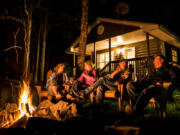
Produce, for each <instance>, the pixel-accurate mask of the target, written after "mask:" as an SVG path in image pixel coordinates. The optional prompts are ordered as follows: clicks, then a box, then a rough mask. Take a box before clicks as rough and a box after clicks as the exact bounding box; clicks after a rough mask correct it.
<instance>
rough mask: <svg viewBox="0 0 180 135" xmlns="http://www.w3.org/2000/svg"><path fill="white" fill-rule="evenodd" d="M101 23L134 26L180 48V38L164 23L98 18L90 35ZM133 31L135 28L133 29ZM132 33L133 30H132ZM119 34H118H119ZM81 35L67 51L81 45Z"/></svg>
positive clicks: (89, 31) (92, 25) (90, 28)
mask: <svg viewBox="0 0 180 135" xmlns="http://www.w3.org/2000/svg"><path fill="white" fill-rule="evenodd" d="M100 23H110V24H114V25H116V26H117V25H124V26H132V27H134V28H138V29H139V30H138V29H134V31H135V32H137V31H142V32H143V33H148V34H150V35H151V36H153V37H156V38H158V39H160V40H162V41H165V42H167V43H169V44H171V45H173V46H175V47H178V48H180V38H179V37H178V36H176V35H175V34H174V33H172V32H171V31H169V30H168V29H167V28H165V27H164V26H162V25H159V24H154V23H145V22H137V21H127V20H119V19H111V18H97V19H96V20H95V22H94V23H92V24H90V25H89V26H88V36H90V33H91V32H92V31H93V30H94V29H95V28H96V27H97V26H98V25H99V24H100ZM132 31H133V29H132ZM131 33H132V32H131ZM117 36H118V35H117ZM79 40H80V36H79V37H78V38H77V39H76V40H75V41H74V42H73V43H72V44H71V45H70V47H69V48H68V49H67V50H66V53H68V54H70V53H72V52H73V51H72V50H71V48H75V47H77V46H78V45H79Z"/></svg>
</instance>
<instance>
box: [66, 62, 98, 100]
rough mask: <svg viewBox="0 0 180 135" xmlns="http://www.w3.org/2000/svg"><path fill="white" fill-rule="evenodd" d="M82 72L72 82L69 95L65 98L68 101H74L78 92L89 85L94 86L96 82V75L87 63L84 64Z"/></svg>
mask: <svg viewBox="0 0 180 135" xmlns="http://www.w3.org/2000/svg"><path fill="white" fill-rule="evenodd" d="M84 69H85V70H84V72H83V73H82V74H81V76H80V77H79V78H78V79H77V80H76V81H75V82H74V84H73V85H72V87H71V89H70V93H69V94H68V95H67V96H66V97H67V99H69V100H75V98H78V97H79V95H78V91H79V90H83V89H85V88H87V87H89V86H90V85H92V84H94V82H95V81H96V77H97V73H96V70H95V69H93V68H92V65H91V63H90V62H89V61H86V62H85V63H84Z"/></svg>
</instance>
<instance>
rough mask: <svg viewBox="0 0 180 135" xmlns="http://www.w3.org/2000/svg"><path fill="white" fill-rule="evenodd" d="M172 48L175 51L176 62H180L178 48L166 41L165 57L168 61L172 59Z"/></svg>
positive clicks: (179, 50)
mask: <svg viewBox="0 0 180 135" xmlns="http://www.w3.org/2000/svg"><path fill="white" fill-rule="evenodd" d="M172 49H174V50H176V51H177V60H178V61H177V63H178V64H180V53H179V52H180V49H179V48H177V47H174V46H172V45H170V44H168V43H165V52H166V58H167V60H168V61H173V60H172Z"/></svg>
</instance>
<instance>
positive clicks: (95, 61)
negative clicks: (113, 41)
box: [94, 42, 97, 69]
mask: <svg viewBox="0 0 180 135" xmlns="http://www.w3.org/2000/svg"><path fill="white" fill-rule="evenodd" d="M94 64H95V69H97V56H96V42H94Z"/></svg>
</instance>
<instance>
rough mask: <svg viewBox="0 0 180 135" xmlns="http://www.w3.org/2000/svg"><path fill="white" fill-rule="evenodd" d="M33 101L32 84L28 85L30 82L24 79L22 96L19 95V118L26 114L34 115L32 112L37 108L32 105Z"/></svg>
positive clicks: (28, 115)
mask: <svg viewBox="0 0 180 135" xmlns="http://www.w3.org/2000/svg"><path fill="white" fill-rule="evenodd" d="M31 101H32V97H31V94H30V86H29V85H28V83H25V82H24V81H23V87H21V91H20V96H19V107H18V109H19V110H20V115H19V118H21V117H22V116H24V115H26V116H27V117H30V116H31V115H32V112H33V111H34V110H35V109H34V107H33V106H32V102H31ZM27 107H28V108H27ZM28 111H29V112H28ZM19 118H18V119H19Z"/></svg>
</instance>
